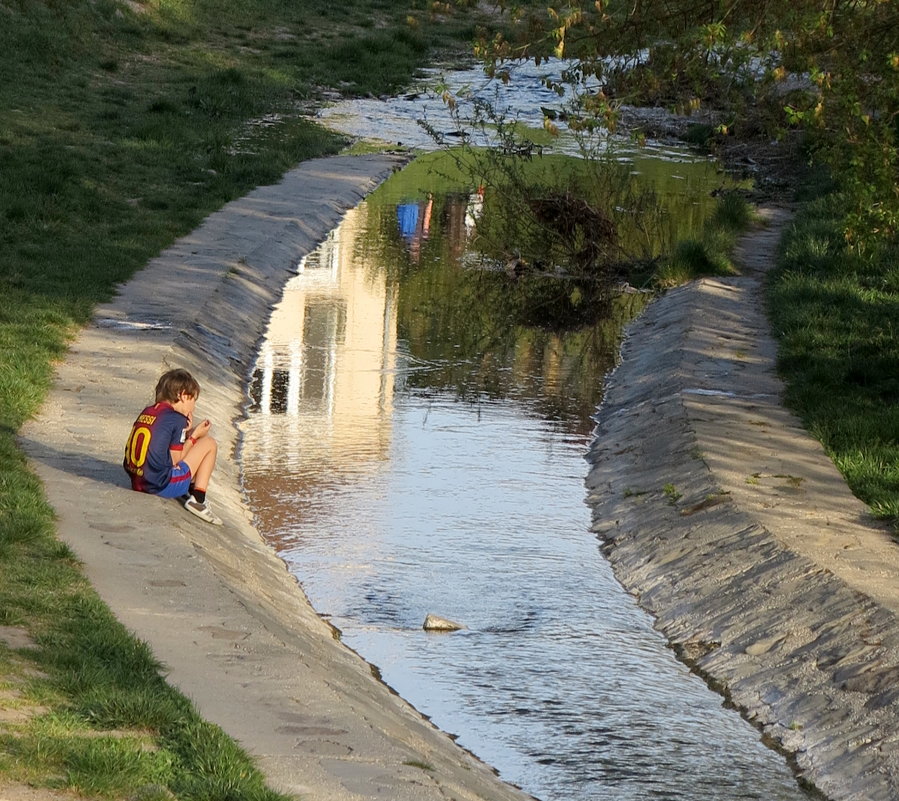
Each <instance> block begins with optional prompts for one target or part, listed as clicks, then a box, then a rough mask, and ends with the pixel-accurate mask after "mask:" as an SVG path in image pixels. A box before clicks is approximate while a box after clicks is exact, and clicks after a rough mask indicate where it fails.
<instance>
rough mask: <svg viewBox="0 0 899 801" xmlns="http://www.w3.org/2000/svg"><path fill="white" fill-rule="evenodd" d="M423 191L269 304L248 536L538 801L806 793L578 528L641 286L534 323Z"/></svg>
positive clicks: (355, 221) (312, 260) (449, 202)
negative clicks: (608, 306) (594, 436)
mask: <svg viewBox="0 0 899 801" xmlns="http://www.w3.org/2000/svg"><path fill="white" fill-rule="evenodd" d="M422 181H423V179H422V178H421V177H420V176H419V177H417V178H416V177H415V176H413V177H412V178H404V177H403V174H402V173H401V174H400V175H399V176H397V177H396V178H395V179H392V180H391V181H390V182H388V184H386V185H385V186H384V187H383V188H382V189H381V190H379V192H377V193H376V194H375V195H373V196H372V197H371V198H370V199H369V200H368V201H367V202H365V203H363V204H362V205H361V206H359V207H358V208H357V209H355V210H353V211H352V212H350V214H348V215H347V217H346V219H345V220H344V222H343V224H342V225H341V226H340V227H339V228H338V229H337V230H335V231H334V232H333V233H332V234H331V236H330V237H329V238H328V240H327V241H326V242H325V243H324V244H323V246H322V247H321V248H320V249H319V250H318V251H317V252H316V253H314V254H312V255H311V256H310V257H308V258H307V259H305V260H304V261H303V262H302V263H301V264H300V265H299V266H298V272H297V275H296V276H295V277H294V278H292V279H291V280H290V282H289V283H288V285H287V288H286V290H285V293H284V298H283V300H282V302H281V304H280V305H279V306H278V307H277V309H276V310H275V311H274V313H273V316H272V319H271V322H270V326H269V331H268V335H267V338H266V340H265V342H264V343H263V345H262V348H261V352H260V355H259V359H258V362H257V365H256V368H255V370H254V373H253V379H252V382H251V385H250V386H249V388H248V392H249V396H250V399H251V400H250V403H251V405H250V408H249V413H248V416H247V419H246V421H245V424H244V430H243V449H242V464H243V469H244V473H245V485H246V489H247V492H248V494H249V497H250V500H251V503H252V506H253V508H254V510H255V512H256V513H257V515H258V520H259V524H260V529H261V530H262V531H263V533H264V535H265V536H266V537H267V538H268V539H269V541H270V542H271V543H272V545H273V546H274V547H275V548H276V549H277V550H278V552H279V553H280V554H281V555H282V557H283V558H284V559H285V560H286V561H287V563H288V564H289V566H290V569H291V570H292V571H293V572H294V574H295V575H296V576H297V577H298V579H299V581H300V582H301V583H302V585H303V587H304V589H305V590H306V592H307V594H308V595H309V597H310V600H311V601H312V603H313V605H314V606H315V608H316V609H317V610H318V611H319V612H320V613H321V614H322V615H325V616H327V617H328V618H329V619H330V620H331V621H332V622H333V623H334V625H335V626H337V627H338V628H339V629H340V631H341V632H342V637H343V639H344V641H345V642H346V643H347V644H348V645H349V646H350V647H352V648H354V649H355V650H357V651H358V652H359V653H361V654H362V655H363V656H364V657H365V658H366V659H367V660H369V661H370V662H371V663H372V664H374V665H376V666H377V668H378V669H379V670H380V672H381V674H382V676H383V679H384V680H385V681H386V682H387V683H388V684H390V685H391V686H392V687H394V688H395V689H396V690H397V691H398V692H399V693H400V694H401V695H403V696H404V697H405V698H407V699H408V700H409V701H411V702H412V703H413V704H414V705H415V706H416V707H417V708H418V709H419V710H421V712H422V713H424V714H426V715H428V716H429V717H431V719H432V720H433V721H434V723H435V724H436V725H437V726H439V727H440V728H442V729H444V730H446V731H448V732H451V733H453V734H455V735H457V736H458V739H459V742H460V743H461V744H462V745H463V746H465V747H467V748H469V749H470V750H472V751H473V752H474V753H476V754H477V755H478V756H480V757H481V758H482V759H484V760H486V761H487V762H489V763H490V764H492V765H493V766H495V767H496V768H497V769H498V770H499V772H500V774H501V776H502V777H503V778H504V779H506V780H507V781H510V782H513V783H515V784H517V785H519V786H521V787H523V788H524V789H526V790H527V791H528V792H530V793H532V794H534V795H536V796H537V797H539V798H541V799H544V800H545V801H588V800H589V801H593V800H594V799H621V800H623V799H633V800H634V801H636V800H637V799H641V800H642V799H650V798H652V799H690V801H696V800H697V799H710V800H711V799H722V800H723V799H728V800H730V799H765V800H766V801H771V800H772V799H774V800H780V801H787V799H800V798H804V797H805V796H804V795H803V793H802V792H801V791H800V790H799V789H798V788H797V786H796V784H795V782H794V780H793V778H792V775H791V773H790V771H789V770H788V768H787V767H786V765H785V764H784V762H783V760H782V758H781V757H780V756H778V755H777V754H775V753H773V752H772V751H770V750H768V749H767V748H765V747H764V746H763V745H762V743H761V742H760V741H759V737H758V734H757V732H756V731H755V730H754V729H752V728H751V727H750V726H749V725H748V724H746V723H745V722H744V721H743V720H742V719H741V718H740V717H739V716H738V715H737V714H736V713H735V712H733V711H731V710H728V709H726V708H725V707H724V706H723V705H722V700H721V698H720V697H719V696H717V695H715V694H714V693H712V692H711V691H710V690H709V689H708V688H707V687H706V686H705V684H704V683H703V682H702V681H701V680H699V679H698V678H697V677H695V676H693V675H691V674H690V673H689V672H688V671H687V670H686V668H685V667H684V666H683V665H681V664H680V663H679V662H677V661H676V660H675V658H674V657H673V655H672V653H671V652H670V651H669V650H668V649H667V648H666V646H665V643H664V642H663V640H662V639H661V637H660V636H659V635H658V634H657V633H656V632H655V631H654V630H653V628H652V621H651V620H650V619H649V618H648V617H647V615H645V614H644V613H643V612H642V611H641V610H639V609H638V608H637V607H636V605H635V603H634V601H633V600H632V599H631V598H630V597H629V596H627V595H626V594H625V593H624V592H623V591H622V589H621V588H620V587H619V586H618V584H617V583H616V582H615V580H614V578H613V576H612V574H611V571H610V569H609V566H608V565H607V563H606V562H605V561H604V560H603V558H602V556H601V554H600V552H599V549H598V547H597V542H596V540H595V538H594V537H593V536H592V535H591V534H590V532H589V525H590V520H589V512H588V509H587V507H586V505H585V503H584V496H585V491H584V485H583V481H584V476H585V474H586V464H585V462H584V459H583V456H584V453H585V451H586V449H587V446H588V442H589V439H590V435H591V430H592V424H591V421H590V414H591V413H592V411H593V410H594V409H595V406H596V404H597V403H598V402H599V401H600V400H601V396H602V376H603V375H604V373H605V372H606V371H607V370H608V369H609V368H610V367H611V366H612V364H613V362H614V354H615V353H616V350H617V342H618V328H619V325H620V323H621V322H622V321H623V320H625V319H627V318H628V317H629V316H631V315H633V314H634V313H636V312H637V310H638V308H639V306H640V304H641V302H642V300H641V298H640V296H637V295H627V296H624V297H623V298H622V299H621V300H620V301H619V302H618V304H617V305H616V307H615V310H614V315H613V318H614V319H613V320H612V321H611V322H608V323H603V324H598V325H596V326H588V327H586V328H583V329H580V330H577V331H572V332H569V333H567V334H564V335H562V334H550V333H547V332H545V331H542V330H540V329H538V328H534V327H529V326H527V325H524V324H522V323H521V321H520V319H519V313H520V309H519V308H518V307H517V306H516V305H515V304H514V303H512V302H510V300H509V297H510V293H509V290H508V283H507V281H506V280H505V276H503V275H502V274H500V275H495V274H493V275H491V274H488V273H485V272H484V271H483V270H471V269H466V268H464V267H463V266H462V264H463V263H464V262H465V260H466V254H469V252H470V250H471V235H472V232H473V230H474V229H475V227H476V225H477V220H478V213H479V202H480V198H479V196H478V194H477V193H476V192H471V191H468V192H464V191H460V190H459V189H458V187H457V188H455V189H454V190H453V191H447V189H446V187H432V188H431V190H432V191H428V192H424V191H419V192H418V193H417V194H416V192H415V189H414V188H415V187H416V186H418V185H420V184H421V182H422ZM421 189H424V188H423V187H422V188H421ZM429 613H434V614H438V615H441V616H444V617H448V618H451V619H453V620H456V621H458V622H460V623H462V624H464V626H465V628H464V629H463V630H461V631H458V632H455V633H452V634H435V633H428V632H425V631H424V630H423V629H422V622H423V620H424V618H425V616H426V615H427V614H429Z"/></svg>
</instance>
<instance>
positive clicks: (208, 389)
mask: <svg viewBox="0 0 899 801" xmlns="http://www.w3.org/2000/svg"><path fill="white" fill-rule="evenodd" d="M398 166H400V162H399V161H398V160H395V159H391V158H390V157H387V156H369V157H356V158H353V157H338V158H333V159H322V160H318V161H312V162H307V163H305V164H303V165H301V166H300V167H299V168H298V169H296V170H294V171H292V172H291V173H289V174H288V175H287V176H285V178H284V180H283V181H282V182H281V183H280V184H278V185H277V186H273V187H265V188H261V189H258V190H256V191H254V192H253V193H251V194H250V195H248V196H247V197H245V198H242V199H241V200H238V201H235V202H233V203H231V204H229V205H228V206H226V207H225V208H224V209H223V210H222V211H220V212H218V213H216V214H214V215H212V216H211V217H209V218H208V219H207V220H206V221H205V223H204V224H203V225H202V226H201V227H200V228H198V229H197V230H196V231H194V232H193V233H192V234H190V235H189V236H187V237H185V238H184V239H182V240H180V241H179V242H177V243H176V244H175V245H174V246H172V247H171V248H170V249H169V250H167V251H166V252H164V253H163V254H161V255H160V256H159V257H158V258H156V259H154V260H153V261H152V262H151V263H150V264H149V265H148V266H147V268H146V269H145V270H143V271H142V272H141V273H140V274H138V275H137V276H136V277H135V278H134V279H133V280H132V281H130V282H129V283H128V284H127V285H125V286H123V287H122V288H121V291H120V293H119V295H118V297H117V298H116V299H115V301H113V302H112V303H110V304H108V305H105V306H103V307H101V308H99V309H98V310H97V313H96V317H95V320H94V322H93V324H92V325H91V326H89V327H88V328H86V329H85V330H84V331H83V332H81V334H80V335H79V337H78V338H77V340H76V341H75V342H74V344H73V346H72V348H71V350H70V352H69V355H68V356H67V358H66V360H65V362H64V363H62V364H60V365H59V367H58V370H57V377H56V381H55V384H54V387H53V389H52V391H51V393H50V396H49V398H48V400H47V402H46V404H45V406H44V408H43V409H42V411H41V413H40V415H39V417H38V418H37V419H36V420H34V421H32V422H30V423H29V424H28V425H26V426H25V427H24V429H23V431H22V432H21V437H20V441H21V444H22V446H23V448H24V449H25V451H26V453H27V454H28V455H29V457H30V460H31V463H32V465H33V467H34V469H35V470H36V471H37V473H38V474H39V475H40V477H41V478H42V480H43V481H44V484H45V486H46V490H47V494H48V497H49V499H50V501H51V503H52V505H53V507H54V508H55V510H56V512H57V515H58V517H59V532H60V535H61V537H62V539H63V540H65V541H66V542H67V543H68V544H69V545H70V546H71V547H72V548H73V550H74V551H75V553H76V554H77V555H78V557H79V558H80V559H81V560H82V561H83V563H84V566H85V571H86V573H87V575H88V577H89V579H90V580H91V582H92V583H93V585H94V587H95V588H96V589H97V590H98V592H99V593H100V595H101V596H102V597H103V598H104V600H105V601H106V602H107V603H108V604H109V606H110V607H111V608H112V610H113V611H114V612H115V614H116V616H117V617H118V618H119V619H120V620H121V621H122V622H123V623H124V624H125V625H126V626H127V627H128V628H129V629H131V630H132V631H134V632H135V633H136V634H137V636H138V637H140V638H141V639H143V640H145V641H146V642H148V643H149V644H150V646H151V647H152V649H153V652H154V653H155V655H156V656H157V658H159V659H160V660H162V661H163V662H164V663H165V664H166V666H167V669H168V676H169V679H170V681H171V682H172V683H173V684H174V685H176V686H177V687H179V688H180V689H181V690H182V691H183V692H184V693H185V694H186V695H187V696H189V697H190V698H191V699H192V700H193V701H194V702H195V703H196V705H197V707H198V709H199V711H200V712H201V714H202V715H203V716H204V717H206V718H207V719H208V720H210V721H213V722H215V723H217V724H219V725H220V726H221V727H222V728H223V729H224V730H225V731H227V732H228V733H229V734H231V735H232V736H233V737H235V738H236V739H237V740H238V741H239V742H240V743H241V744H242V745H243V746H244V747H245V748H246V749H247V750H248V751H249V752H250V753H251V754H253V755H254V756H255V757H256V758H257V760H258V762H259V765H260V767H261V768H262V770H263V772H264V773H265V774H266V775H267V777H268V779H269V781H270V784H271V785H272V786H273V787H275V788H277V789H280V790H283V791H286V792H292V793H296V794H298V795H302V796H304V797H307V798H314V799H316V801H337V799H340V800H341V801H356V800H357V799H358V800H361V799H374V798H387V799H391V801H445V799H447V798H455V799H460V800H463V799H468V800H471V801H473V800H474V799H483V800H484V801H522V799H526V798H527V797H528V796H526V795H525V794H523V793H521V792H520V791H518V790H516V789H515V788H512V787H510V786H508V785H506V784H504V783H503V782H501V781H500V780H499V779H498V778H497V777H496V775H495V774H494V772H493V771H492V769H490V768H489V767H488V766H486V765H484V764H483V763H481V762H479V761H478V760H476V759H474V758H473V757H472V756H471V755H470V754H468V753H467V752H465V751H464V750H463V749H461V748H460V747H458V746H457V745H456V744H455V743H454V742H453V740H452V738H451V737H449V736H447V735H446V734H444V733H442V732H440V731H438V730H436V729H435V728H434V727H433V726H432V725H431V724H430V723H429V722H427V721H426V720H424V719H423V718H422V717H421V715H419V714H418V713H417V712H416V711H415V710H414V709H412V708H411V707H410V706H409V705H408V704H406V703H405V702H404V701H403V700H402V699H400V698H398V697H397V696H396V695H395V694H394V693H392V692H391V691H390V690H389V689H388V688H387V687H385V686H384V685H383V684H381V683H380V682H379V681H377V680H376V679H375V677H374V676H373V675H372V671H371V668H370V666H369V665H368V664H366V663H365V662H364V661H363V660H362V659H361V658H359V657H358V656H357V655H356V654H354V653H352V652H351V651H350V650H349V649H347V648H346V647H344V646H343V645H342V644H341V643H339V642H338V641H337V640H336V639H335V637H334V632H333V631H332V629H331V628H330V627H329V626H328V625H327V624H326V623H324V622H323V621H322V620H321V619H320V618H319V617H318V616H317V615H316V614H315V612H314V610H313V609H312V608H311V607H310V605H309V603H308V602H307V600H306V598H305V596H304V595H303V593H302V590H301V589H300V588H299V587H298V585H297V583H296V582H295V581H294V579H293V578H292V577H291V576H290V575H289V574H288V572H287V570H286V568H285V566H284V564H283V562H281V561H280V560H279V559H278V558H277V557H276V556H275V555H274V553H273V552H272V551H271V550H270V549H269V548H268V547H267V546H266V545H265V544H264V543H263V542H262V541H261V539H260V537H259V535H258V533H257V532H256V530H255V529H254V527H253V525H252V519H251V516H250V514H249V512H248V510H247V508H246V506H245V504H244V500H243V497H242V495H241V490H240V476H239V470H238V467H237V464H236V461H237V460H236V458H235V451H236V448H237V445H238V442H237V428H236V426H235V421H236V420H237V419H239V418H240V417H241V415H242V409H243V406H244V402H245V392H244V387H245V382H246V380H247V377H248V373H249V370H250V365H251V361H252V358H253V356H254V353H255V350H256V348H257V345H258V342H259V340H260V338H261V336H262V334H263V332H264V328H265V325H266V322H267V319H268V312H269V309H270V308H271V306H272V305H273V303H275V302H276V301H277V300H278V299H279V297H280V295H281V291H282V288H283V286H284V283H285V282H286V281H287V279H288V278H289V277H290V275H291V274H292V272H291V271H292V270H293V269H294V268H295V266H296V265H297V262H298V261H299V259H300V258H301V257H302V256H303V255H305V254H306V253H309V252H310V251H311V250H312V249H314V247H315V246H316V245H317V244H318V243H319V242H320V241H321V240H322V239H323V238H324V237H325V236H326V234H327V233H328V232H329V231H330V230H331V229H332V228H333V227H334V226H335V225H336V224H337V223H338V222H339V220H340V217H341V216H342V214H343V213H344V212H345V211H346V209H348V208H349V207H351V206H353V205H355V204H356V203H357V202H358V201H359V200H360V199H361V198H362V197H363V196H364V195H365V194H366V193H367V192H369V191H371V190H372V189H373V188H374V187H375V186H376V185H377V183H378V182H380V181H381V180H383V179H384V178H386V177H387V176H388V175H389V174H390V172H391V171H392V170H393V169H395V168H396V167H398ZM174 366H179V367H186V368H187V369H189V370H191V372H193V373H194V375H195V376H196V377H197V378H198V380H199V381H200V384H201V386H202V388H203V390H202V393H201V396H200V400H199V404H198V406H197V412H196V414H197V416H198V417H209V418H210V419H211V420H212V421H213V429H212V433H213V435H214V436H216V438H217V439H218V441H219V443H220V459H219V465H218V468H217V470H216V475H215V476H214V478H213V484H212V485H211V487H210V501H211V503H212V504H213V505H214V508H215V510H216V511H217V513H218V514H219V515H220V516H221V517H222V518H223V519H224V521H225V525H224V527H222V528H217V527H213V526H210V525H208V524H206V523H203V522H201V521H199V520H197V519H196V518H193V517H191V516H190V515H189V514H187V513H186V512H185V511H184V510H183V509H182V508H181V507H180V506H179V505H178V504H177V503H176V502H175V501H163V500H161V499H158V498H154V497H151V496H147V495H141V494H138V493H134V492H132V491H131V490H130V489H129V488H127V482H126V480H125V475H124V473H123V471H122V468H121V456H122V449H123V446H124V442H125V439H126V438H127V436H128V432H129V431H130V428H131V424H132V422H133V420H134V416H135V414H136V413H137V412H139V411H140V409H141V408H143V406H145V405H146V404H147V403H149V402H151V401H152V393H153V387H154V386H155V383H156V380H157V378H158V377H159V375H160V374H161V373H162V372H163V371H164V370H166V369H168V368H170V367H174Z"/></svg>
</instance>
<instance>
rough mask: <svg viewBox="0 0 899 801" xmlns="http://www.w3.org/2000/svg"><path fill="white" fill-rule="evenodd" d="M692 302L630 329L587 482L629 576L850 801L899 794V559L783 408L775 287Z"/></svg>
mask: <svg viewBox="0 0 899 801" xmlns="http://www.w3.org/2000/svg"><path fill="white" fill-rule="evenodd" d="M763 211H764V214H765V217H766V219H767V221H768V222H767V227H766V228H763V229H760V230H758V231H753V232H751V233H750V234H749V235H747V236H746V237H744V239H743V240H742V242H741V245H740V251H739V261H740V262H741V264H742V266H743V270H742V275H741V276H740V277H738V278H733V279H708V280H703V281H699V282H696V283H693V284H690V285H688V286H685V287H681V288H679V289H676V290H673V291H671V292H669V293H668V294H667V295H665V296H664V297H663V298H662V299H660V300H658V301H656V302H655V303H653V304H652V305H651V306H650V307H649V309H648V310H647V312H646V313H645V314H644V315H643V316H642V317H641V318H640V319H639V320H638V321H636V322H635V324H634V325H633V326H632V328H631V329H630V330H629V336H628V340H627V342H626V345H625V347H624V350H623V362H622V364H621V366H620V367H619V368H618V369H617V370H616V372H615V373H614V374H613V377H612V380H611V382H610V384H609V387H608V390H607V396H606V400H605V402H604V405H603V408H602V410H601V413H600V417H599V424H598V429H597V430H598V437H597V440H596V443H595V445H594V448H593V450H592V452H591V462H592V463H593V467H592V469H591V471H590V475H589V477H588V486H589V488H590V503H591V505H592V508H593V517H594V529H595V530H596V532H597V533H598V534H599V536H600V538H601V539H602V541H603V543H604V545H603V548H604V551H605V552H606V554H607V555H608V557H609V559H610V560H611V562H612V564H613V566H614V568H615V571H616V575H617V576H618V578H619V580H620V581H621V582H622V583H623V584H624V586H625V587H627V588H628V589H629V590H630V591H631V592H633V593H634V594H635V595H636V596H637V598H638V599H639V601H640V603H641V605H643V606H644V607H645V608H647V609H648V610H649V611H650V612H652V613H653V614H654V615H655V616H656V618H657V626H658V628H659V629H660V630H661V631H663V632H664V633H665V634H666V636H667V637H668V638H669V640H670V641H671V642H672V643H673V644H674V646H675V647H676V648H677V649H678V650H679V651H680V653H681V654H682V655H683V657H684V658H685V659H686V660H687V661H688V662H690V663H691V664H692V665H694V666H695V668H696V669H697V670H698V671H699V672H701V673H702V674H704V675H705V676H706V677H707V678H708V679H709V680H710V681H712V682H713V683H714V684H715V685H716V686H719V687H721V688H723V692H725V694H726V695H727V696H728V697H729V698H730V699H731V700H732V701H733V702H734V703H735V704H736V705H737V707H738V708H740V709H741V710H742V711H743V713H744V714H745V715H746V716H747V718H748V719H750V720H751V721H753V722H755V723H756V724H757V725H759V727H760V728H762V729H763V731H764V732H765V733H766V734H767V735H768V736H770V737H771V738H772V739H773V741H774V742H776V743H778V744H780V745H781V746H782V747H783V748H784V749H785V750H786V751H788V752H789V753H790V754H792V755H793V757H794V759H795V764H796V766H797V768H798V770H799V772H800V774H801V775H802V777H803V778H804V779H806V780H808V781H810V782H812V783H813V784H814V785H816V786H817V787H818V788H819V789H820V790H821V791H823V792H824V793H825V794H827V795H828V796H829V797H831V798H833V799H840V801H847V800H848V799H853V800H856V799H857V800H858V801H861V799H865V801H890V800H892V801H894V800H895V799H896V798H899V736H897V732H899V687H897V679H899V621H897V618H896V613H897V611H899V547H897V545H896V544H895V543H894V541H893V540H892V538H891V537H890V536H889V534H888V532H887V531H886V529H885V528H883V527H881V526H880V525H878V524H877V523H875V522H874V521H873V520H872V519H871V517H870V516H869V514H868V512H867V508H866V507H865V506H864V504H862V503H861V502H860V501H858V500H857V499H856V498H855V497H854V496H853V495H852V494H851V493H850V492H849V490H848V488H847V487H846V484H845V482H844V481H843V479H842V477H841V476H840V475H839V473H838V472H837V471H836V469H835V468H834V466H833V464H832V463H831V462H830V460H829V459H828V458H827V456H826V455H825V453H824V451H823V449H822V448H821V446H820V444H819V443H817V442H816V441H815V440H813V439H811V438H810V437H809V436H808V435H807V434H806V432H805V431H804V429H803V428H802V426H801V425H800V423H799V421H798V420H797V419H796V418H794V417H793V416H792V415H791V414H790V413H788V412H787V411H786V410H785V409H784V408H783V406H782V405H781V403H780V398H781V395H782V385H781V383H780V381H779V379H778V377H777V375H776V371H775V355H776V346H775V343H774V341H773V340H772V338H771V336H770V333H769V327H768V323H767V320H766V318H765V315H764V311H763V302H762V295H761V292H762V287H761V281H762V278H763V275H764V272H765V270H767V269H768V267H769V266H770V265H772V264H773V262H774V256H775V248H776V245H777V242H778V239H779V238H780V232H781V229H782V227H783V226H784V225H786V224H787V223H788V220H789V212H788V211H787V210H786V209H780V208H768V209H764V210H763Z"/></svg>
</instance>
